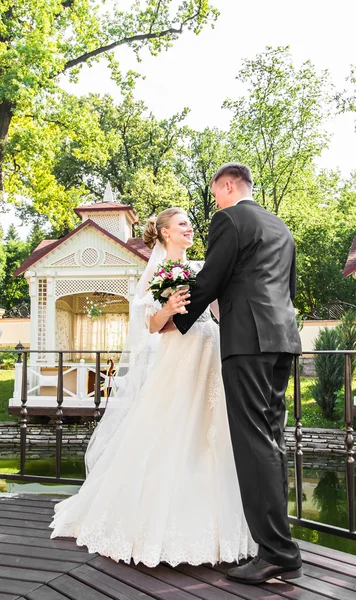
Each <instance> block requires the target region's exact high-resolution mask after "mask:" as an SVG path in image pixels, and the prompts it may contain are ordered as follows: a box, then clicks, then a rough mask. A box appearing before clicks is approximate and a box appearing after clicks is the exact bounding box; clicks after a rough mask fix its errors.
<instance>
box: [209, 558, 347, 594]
mask: <svg viewBox="0 0 356 600" xmlns="http://www.w3.org/2000/svg"><path fill="white" fill-rule="evenodd" d="M229 567H231V565H230V564H228V563H222V564H220V565H216V566H215V567H214V570H215V571H219V572H221V573H225V572H226V571H227V569H228V568H229ZM298 581H300V578H298V579H293V580H290V581H288V582H284V581H282V580H281V579H270V580H269V581H268V582H266V583H264V584H260V585H259V586H253V589H254V590H256V589H258V590H262V589H263V590H265V591H267V592H269V593H274V594H277V595H278V596H279V597H282V598H288V599H291V600H325V596H324V595H323V594H322V593H320V594H319V593H315V592H314V591H309V590H307V589H304V588H300V587H298V585H297V582H298ZM251 587H252V586H251ZM338 600H341V598H339V599H338Z"/></svg>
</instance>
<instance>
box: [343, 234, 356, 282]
mask: <svg viewBox="0 0 356 600" xmlns="http://www.w3.org/2000/svg"><path fill="white" fill-rule="evenodd" d="M353 273H356V237H355V238H354V241H353V243H352V246H351V249H350V253H349V256H348V259H347V261H346V265H345V268H344V272H343V278H344V279H345V277H348V276H349V275H352V274H353Z"/></svg>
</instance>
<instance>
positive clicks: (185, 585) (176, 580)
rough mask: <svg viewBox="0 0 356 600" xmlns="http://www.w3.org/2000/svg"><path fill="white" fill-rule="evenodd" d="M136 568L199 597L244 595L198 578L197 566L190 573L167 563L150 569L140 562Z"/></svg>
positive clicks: (222, 599)
mask: <svg viewBox="0 0 356 600" xmlns="http://www.w3.org/2000/svg"><path fill="white" fill-rule="evenodd" d="M135 569H137V570H139V571H141V572H142V573H147V575H151V576H152V577H155V578H156V579H159V581H163V582H164V583H168V584H169V585H172V586H174V587H177V588H179V589H181V590H184V591H186V592H187V593H190V594H194V596H197V597H198V598H203V599H204V600H234V599H236V598H238V597H240V598H243V596H236V595H235V594H230V592H227V591H225V590H220V589H218V588H216V587H214V586H211V585H209V584H208V583H205V582H203V581H200V580H198V579H196V578H195V576H194V570H195V567H192V568H191V572H190V575H186V574H184V573H182V572H180V571H179V570H178V569H177V568H174V569H173V568H172V567H168V566H165V565H159V566H158V567H155V568H154V569H150V568H149V567H146V566H145V565H143V564H141V563H140V564H139V565H137V566H136V567H135Z"/></svg>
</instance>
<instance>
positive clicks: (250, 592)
mask: <svg viewBox="0 0 356 600" xmlns="http://www.w3.org/2000/svg"><path fill="white" fill-rule="evenodd" d="M231 566H233V565H230V567H231ZM176 569H177V570H178V571H180V572H181V573H184V574H185V575H189V576H192V577H195V578H196V579H199V581H203V582H204V583H208V584H209V585H212V586H214V587H216V588H218V589H220V590H224V591H226V592H229V594H230V595H233V596H235V597H236V596H237V597H238V598H244V599H245V600H252V599H254V598H255V597H256V588H255V586H251V585H245V584H243V583H237V582H236V581H230V579H227V577H225V574H223V573H221V572H219V571H218V570H217V569H210V568H209V567H204V566H203V567H192V566H191V565H184V564H182V565H179V566H178V567H176ZM225 570H226V569H225ZM225 570H224V573H225ZM258 591H259V596H258V597H259V598H266V599H267V600H281V598H283V596H281V595H279V594H278V593H276V592H270V591H268V589H266V590H263V589H260V588H258Z"/></svg>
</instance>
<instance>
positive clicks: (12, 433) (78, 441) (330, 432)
mask: <svg viewBox="0 0 356 600" xmlns="http://www.w3.org/2000/svg"><path fill="white" fill-rule="evenodd" d="M302 431H303V441H302V444H303V452H306V453H309V454H310V453H318V454H344V453H345V432H344V431H342V430H341V429H308V428H307V427H305V428H303V429H302ZM91 434H92V429H89V427H88V426H87V425H63V449H65V448H66V449H67V450H68V451H70V449H72V448H73V449H78V450H80V449H82V450H83V451H84V450H85V448H86V447H87V445H88V442H89V440H90V437H91ZM285 438H286V445H287V448H288V451H291V452H293V451H294V449H295V438H294V427H286V429H285ZM19 445H20V428H19V425H18V424H17V423H0V448H9V447H17V446H19ZM27 445H28V446H29V448H35V447H37V448H41V447H42V448H50V447H54V446H55V445H56V426H55V425H51V424H50V425H32V424H29V425H27Z"/></svg>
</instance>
